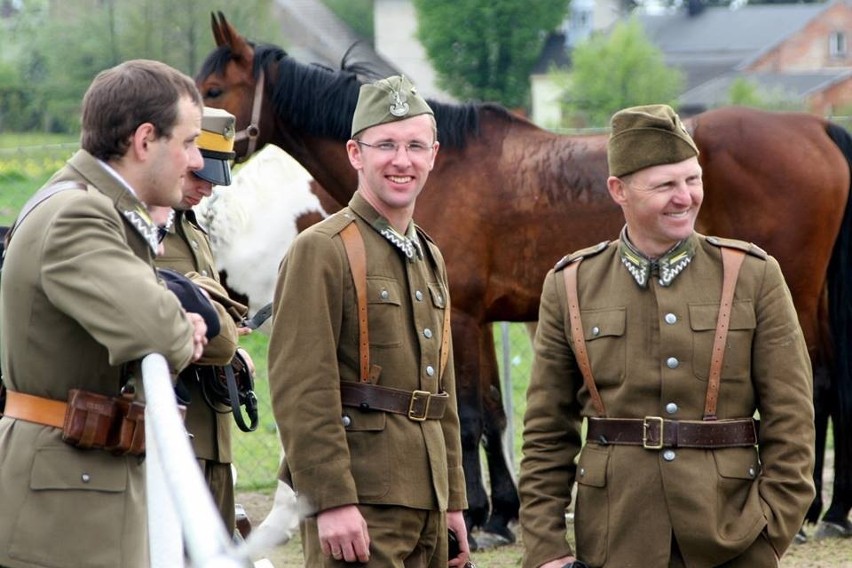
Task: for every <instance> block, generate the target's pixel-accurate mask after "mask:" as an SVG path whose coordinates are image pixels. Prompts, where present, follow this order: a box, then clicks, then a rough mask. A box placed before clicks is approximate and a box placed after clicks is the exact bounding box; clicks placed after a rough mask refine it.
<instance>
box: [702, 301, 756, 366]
mask: <svg viewBox="0 0 852 568" xmlns="http://www.w3.org/2000/svg"><path fill="white" fill-rule="evenodd" d="M718 319H719V304H692V305H690V306H689V324H690V327H691V329H692V365H693V373H694V374H695V376H696V377H697V378H698V379H700V380H702V381H706V380H707V378H708V377H709V376H710V361H711V360H712V357H713V342H714V340H715V338H716V322H717V320H718ZM756 327H757V318H756V316H755V315H754V304H753V303H752V302H751V300H746V301H742V302H734V304H733V306H732V307H731V321H730V324H729V328H728V337H727V341H726V343H725V354H724V357H723V358H722V378H723V379H729V380H746V379H748V378H749V377H750V376H751V345H752V340H753V339H754V330H755V328H756Z"/></svg>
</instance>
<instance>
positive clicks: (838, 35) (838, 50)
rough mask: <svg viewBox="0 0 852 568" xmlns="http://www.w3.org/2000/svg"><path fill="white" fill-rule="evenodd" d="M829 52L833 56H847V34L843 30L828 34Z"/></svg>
mask: <svg viewBox="0 0 852 568" xmlns="http://www.w3.org/2000/svg"><path fill="white" fill-rule="evenodd" d="M828 54H829V56H831V57H837V58H843V57H846V34H845V33H843V32H831V35H830V36H828Z"/></svg>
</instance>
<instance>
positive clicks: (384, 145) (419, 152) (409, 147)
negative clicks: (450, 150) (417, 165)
mask: <svg viewBox="0 0 852 568" xmlns="http://www.w3.org/2000/svg"><path fill="white" fill-rule="evenodd" d="M355 142H357V143H358V144H360V145H361V146H366V147H367V148H375V149H376V150H378V151H379V152H382V153H383V154H396V153H397V152H399V148H400V146H402V147H404V148H405V149H406V151H407V152H408V154H409V155H411V156H425V155H426V154H427V153H428V152H430V151H432V149H433V148H434V147H435V145H434V144H431V145H429V144H424V143H423V142H409V143H408V144H400V143H399V142H392V141H390V140H386V141H384V142H379V143H378V144H369V143H367V142H364V141H363V140H356V141H355Z"/></svg>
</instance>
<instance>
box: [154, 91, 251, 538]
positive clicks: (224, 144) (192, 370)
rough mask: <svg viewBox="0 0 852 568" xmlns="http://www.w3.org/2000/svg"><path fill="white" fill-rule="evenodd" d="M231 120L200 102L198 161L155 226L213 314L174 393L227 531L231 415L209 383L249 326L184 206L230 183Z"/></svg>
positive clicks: (161, 262)
mask: <svg viewBox="0 0 852 568" xmlns="http://www.w3.org/2000/svg"><path fill="white" fill-rule="evenodd" d="M235 121H236V119H235V118H234V116H233V115H232V114H230V113H228V112H226V111H224V110H221V109H214V108H210V107H204V113H203V115H202V118H201V135H200V136H199V137H198V140H197V143H198V148H199V150H200V151H201V156H202V158H204V167H202V168H201V169H199V170H196V171H194V172H192V173H191V174H190V175H188V176H187V177H186V179H185V180H184V184H183V199H182V200H181V202H180V203H179V204H178V205H177V206H176V207H175V210H174V213H173V217H172V220H171V222H169V223H168V224H167V225H166V227H165V228H164V229H163V231H165V232H164V238H163V253H162V254H161V255H160V256H159V257H157V260H156V264H157V266H158V267H167V268H171V269H173V270H175V271H177V272H180V273H181V274H186V275H187V276H188V277H189V278H190V279H191V280H192V281H193V282H194V283H195V284H197V285H198V286H200V287H201V288H203V289H204V290H205V291H207V293H208V294H209V296H210V298H211V301H212V302H213V306H214V307H215V308H216V311H217V312H218V314H219V324H220V332H219V334H218V335H217V336H216V337H215V338H212V339H211V340H210V342H209V343H208V344H207V346H206V347H205V348H204V354H203V355H202V357H201V359H199V360H198V361H196V362H195V363H194V364H193V365H190V366H189V367H188V368H186V369H185V370H184V371H183V372H181V374H180V375H179V377H178V393H179V395H180V396H182V397H185V402H186V404H187V408H186V427H187V430H188V431H189V433H190V434H191V435H192V438H191V442H192V448H193V450H194V451H195V456H196V458H197V459H198V462H199V465H200V466H201V471H202V472H203V473H204V477H205V479H206V480H207V485H208V487H209V488H210V492H211V494H212V495H213V501H214V502H215V503H216V505H217V507H218V508H219V512H220V513H221V515H222V520H223V521H224V523H225V527H226V528H227V529H228V532H229V534H230V533H233V532H234V528H235V512H234V507H235V505H234V477H233V474H232V471H231V459H232V458H231V429H232V427H233V419H232V417H231V414H230V413H229V412H228V411H229V410H231V408H230V407H228V406H223V404H222V402H221V401H220V400H217V399H216V397H215V396H214V392H215V391H214V389H212V388H211V385H212V384H213V383H214V382H216V381H219V373H220V372H221V367H224V366H225V365H230V364H231V361H232V360H233V358H234V355H235V353H236V351H237V343H238V339H239V336H240V335H244V334H247V333H249V332H250V331H251V330H250V329H249V328H247V327H243V326H242V325H241V322H242V321H243V320H244V318H245V316H246V315H247V313H248V308H246V306H244V305H242V304H240V303H239V302H236V301H234V300H232V299H231V298H229V297H228V292H227V290H226V289H225V288H224V287H223V286H222V285H221V283H220V282H219V274H218V272H217V270H216V265H215V263H214V259H213V252H212V251H211V249H210V240H209V238H208V237H207V233H206V232H205V231H204V229H203V228H202V227H201V225H199V223H198V221H197V220H196V218H195V213H194V212H193V210H192V207H193V206H195V205H198V202H199V201H201V199H202V198H204V197H209V196H210V194H211V193H212V190H213V184H216V185H220V186H226V185H230V184H231V169H230V165H229V163H228V161H229V160H231V159H233V158H234V150H233V149H234V133H235V130H234V125H235ZM241 355H242V356H243V357H244V358H246V359H247V360H248V361H251V358H250V357H249V356H248V353H247V352H245V351H241Z"/></svg>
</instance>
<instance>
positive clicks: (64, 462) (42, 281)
mask: <svg viewBox="0 0 852 568" xmlns="http://www.w3.org/2000/svg"><path fill="white" fill-rule="evenodd" d="M56 180H75V181H79V182H81V183H82V184H84V185H85V186H86V187H85V189H69V190H65V191H62V192H59V193H57V194H55V195H53V196H52V197H50V198H49V199H47V200H46V201H44V202H43V203H41V204H40V205H39V206H38V207H36V208H35V209H34V210H33V211H32V213H30V215H29V216H28V217H27V218H26V219H25V220H24V221H23V223H21V225H20V226H18V227H17V229H16V230H15V232H14V235H13V237H12V241H11V244H10V246H9V248H8V251H7V253H6V260H5V264H4V266H3V278H2V285H0V320H2V344H0V350H2V357H3V361H2V368H3V379H4V381H5V383H6V386H7V387H8V388H9V389H11V390H14V391H18V392H21V393H26V394H31V395H36V396H40V397H46V398H51V399H55V400H66V399H67V397H68V391H69V389H72V388H80V389H84V390H87V391H91V392H95V393H100V394H104V395H113V396H114V395H117V394H118V393H119V389H120V388H121V386H122V384H123V382H124V380H125V379H126V378H127V372H126V371H128V370H130V369H133V368H134V367H138V365H129V364H130V363H133V362H135V361H138V360H139V359H140V358H142V357H144V356H145V355H148V354H150V353H161V354H163V355H164V356H165V357H166V359H167V361H168V363H169V365H170V366H171V367H172V368H174V369H176V370H177V369H182V368H183V367H185V366H186V365H187V364H188V363H189V360H190V357H191V355H192V349H193V345H192V334H193V328H192V325H191V324H190V323H189V322H188V321H187V320H186V318H185V317H184V315H183V312H182V310H181V308H180V304H179V303H178V301H177V298H176V297H175V296H174V294H172V293H171V292H169V291H168V290H167V289H166V288H165V286H163V285H162V284H161V283H160V282H159V281H158V280H157V277H156V274H155V272H154V268H153V256H154V252H153V248H152V247H155V246H156V227H154V226H153V225H152V224H151V223H150V221H149V220H148V217H147V213H146V212H145V209H144V206H143V205H142V204H141V203H140V202H139V201H138V200H137V199H136V198H135V197H134V196H133V195H132V194H131V193H130V191H129V190H128V189H127V188H126V187H125V186H124V185H123V184H122V183H121V182H119V181H118V179H116V178H115V177H114V176H113V175H111V174H110V173H108V172H107V170H105V169H104V168H103V166H102V165H101V164H100V163H99V162H98V161H97V160H95V159H94V158H93V157H92V156H91V155H89V154H88V153H86V152H85V151H80V152H78V153H77V154H75V155H74V156H73V157H72V158H71V160H70V161H69V162H68V165H67V166H66V167H65V168H64V169H63V170H61V171H60V172H59V173H58V174H57V175H56V176H54V178H53V180H52V181H56ZM139 383H140V385H141V378H140V381H139ZM144 463H145V462H144V460H141V459H139V458H138V457H116V456H113V455H111V454H109V453H108V452H105V451H102V450H88V451H82V450H78V449H76V448H74V447H72V446H70V445H68V444H66V443H64V442H63V441H62V440H61V432H60V431H59V430H58V429H56V428H52V427H49V426H41V425H38V424H34V423H31V422H25V421H21V420H13V419H11V418H0V511H2V513H0V565H2V566H7V567H9V568H30V567H36V566H39V567H42V566H62V567H66V568H72V567H80V568H82V567H86V568H130V567H140V568H142V567H147V565H148V551H147V547H148V541H147V528H146V513H145V510H146V504H145V483H144V474H145V469H144Z"/></svg>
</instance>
